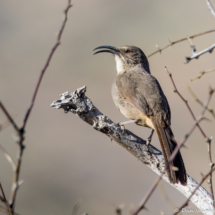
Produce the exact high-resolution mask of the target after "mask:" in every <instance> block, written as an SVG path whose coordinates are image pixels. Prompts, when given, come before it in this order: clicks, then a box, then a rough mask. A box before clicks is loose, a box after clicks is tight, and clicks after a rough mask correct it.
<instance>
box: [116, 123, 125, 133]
mask: <svg viewBox="0 0 215 215" xmlns="http://www.w3.org/2000/svg"><path fill="white" fill-rule="evenodd" d="M116 125H117V126H119V127H120V129H121V130H122V134H124V133H125V126H124V125H121V124H120V123H117V124H116Z"/></svg>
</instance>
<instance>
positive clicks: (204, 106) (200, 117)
mask: <svg viewBox="0 0 215 215" xmlns="http://www.w3.org/2000/svg"><path fill="white" fill-rule="evenodd" d="M213 93H214V90H210V91H209V94H208V97H207V99H206V100H205V103H204V104H203V108H202V111H201V113H200V114H199V116H198V117H197V119H196V121H195V123H194V125H193V126H192V127H191V129H190V130H189V132H188V133H187V134H186V135H185V136H184V139H183V140H182V141H181V142H180V143H179V144H178V147H176V148H175V149H174V151H173V152H172V154H171V156H170V158H169V162H172V161H173V160H174V158H175V156H176V154H177V153H178V151H179V150H180V149H181V147H183V146H184V144H185V142H186V141H187V139H188V138H189V137H190V135H191V134H192V132H193V131H194V129H195V128H196V126H198V125H199V122H200V121H201V120H202V119H203V118H202V117H203V115H204V113H205V111H206V109H207V106H208V104H209V102H210V100H211V97H212V95H213ZM206 140H207V139H206Z"/></svg>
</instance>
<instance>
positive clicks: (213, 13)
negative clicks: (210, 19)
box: [206, 0, 215, 18]
mask: <svg viewBox="0 0 215 215" xmlns="http://www.w3.org/2000/svg"><path fill="white" fill-rule="evenodd" d="M206 3H207V5H208V9H209V10H210V12H211V14H212V15H213V16H214V18H215V10H214V8H213V5H212V4H211V2H210V0H206Z"/></svg>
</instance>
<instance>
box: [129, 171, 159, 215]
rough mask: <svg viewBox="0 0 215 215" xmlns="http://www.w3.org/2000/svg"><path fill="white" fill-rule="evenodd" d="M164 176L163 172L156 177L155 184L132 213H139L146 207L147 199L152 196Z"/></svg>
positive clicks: (133, 214)
mask: <svg viewBox="0 0 215 215" xmlns="http://www.w3.org/2000/svg"><path fill="white" fill-rule="evenodd" d="M162 176H163V173H162V174H161V175H160V176H159V177H158V179H156V181H155V182H154V184H153V185H152V187H151V188H150V190H149V191H148V193H147V194H146V196H145V197H144V199H143V200H142V201H141V202H140V204H139V206H138V207H137V209H136V210H135V211H134V212H133V213H132V215H137V214H138V213H139V212H140V211H141V210H142V209H144V208H145V204H146V203H147V201H148V200H149V198H150V197H151V195H152V193H153V192H154V190H155V188H156V187H157V186H158V184H159V183H160V181H161V179H162Z"/></svg>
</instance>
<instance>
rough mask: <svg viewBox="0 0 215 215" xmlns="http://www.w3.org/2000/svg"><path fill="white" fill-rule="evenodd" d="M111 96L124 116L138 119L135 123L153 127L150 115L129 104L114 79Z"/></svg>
mask: <svg viewBox="0 0 215 215" xmlns="http://www.w3.org/2000/svg"><path fill="white" fill-rule="evenodd" d="M112 98H113V101H114V103H115V105H116V106H117V108H118V109H119V110H120V112H121V113H122V114H123V115H124V116H125V117H127V118H128V119H130V120H137V119H138V121H137V122H136V124H137V125H140V126H144V127H150V128H153V129H154V125H153V123H152V121H151V119H150V117H149V116H147V115H145V114H144V113H143V112H141V111H140V110H139V109H138V108H137V107H135V106H134V105H132V104H130V103H129V102H127V101H126V100H125V99H124V97H123V96H122V95H121V94H120V93H119V90H118V88H117V86H116V82H115V81H114V82H113V85H112Z"/></svg>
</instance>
